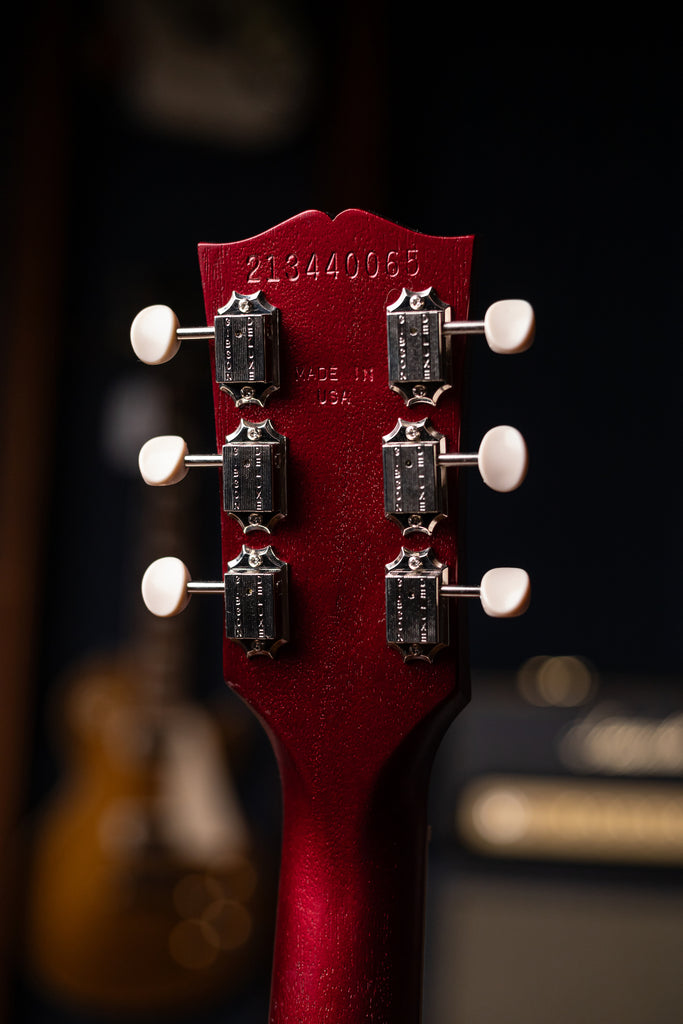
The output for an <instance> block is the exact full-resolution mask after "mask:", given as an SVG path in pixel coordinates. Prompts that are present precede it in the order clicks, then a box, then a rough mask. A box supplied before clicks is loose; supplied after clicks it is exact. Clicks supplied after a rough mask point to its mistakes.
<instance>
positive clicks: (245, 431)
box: [138, 419, 287, 533]
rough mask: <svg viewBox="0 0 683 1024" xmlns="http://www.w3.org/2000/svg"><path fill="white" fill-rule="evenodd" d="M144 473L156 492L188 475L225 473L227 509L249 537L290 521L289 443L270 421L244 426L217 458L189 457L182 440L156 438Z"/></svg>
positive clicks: (142, 460) (146, 449)
mask: <svg viewBox="0 0 683 1024" xmlns="http://www.w3.org/2000/svg"><path fill="white" fill-rule="evenodd" d="M138 463H139V466H140V473H141V475H142V478H143V480H144V481H145V483H148V484H150V485H151V486H152V487H165V486H167V485H169V484H175V483H178V482H179V481H180V480H182V479H183V478H184V477H185V476H186V475H187V472H188V470H189V469H191V468H192V467H197V466H213V467H217V468H219V469H222V476H223V509H224V510H225V512H227V513H228V515H229V516H232V518H233V519H236V520H237V522H238V523H239V524H240V525H241V527H242V529H243V530H244V532H245V533H250V532H251V531H253V530H263V531H264V532H265V533H270V531H271V529H272V528H273V527H274V526H275V525H276V523H278V522H279V520H281V519H283V518H284V517H285V516H286V515H287V439H286V438H285V437H283V435H282V434H278V432H277V431H276V430H275V428H274V427H273V424H272V423H271V421H270V420H263V421H262V422H261V423H250V422H248V421H247V420H244V419H242V420H240V425H239V427H238V428H237V429H236V430H234V431H233V433H232V434H229V435H228V436H227V438H226V441H225V444H224V445H223V448H222V451H221V452H220V454H218V455H190V454H189V453H188V450H187V444H186V443H185V441H184V440H183V438H182V437H178V436H177V435H174V434H169V435H162V436H161V437H153V438H151V440H149V441H147V442H146V444H144V445H143V446H142V448H141V449H140V455H139V459H138Z"/></svg>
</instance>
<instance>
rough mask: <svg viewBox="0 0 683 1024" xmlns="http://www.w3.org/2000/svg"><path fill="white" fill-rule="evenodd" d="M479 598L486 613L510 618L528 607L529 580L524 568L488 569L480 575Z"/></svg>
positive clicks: (522, 612)
mask: <svg viewBox="0 0 683 1024" xmlns="http://www.w3.org/2000/svg"><path fill="white" fill-rule="evenodd" d="M479 598H480V600H481V604H482V607H483V609H484V611H485V612H486V614H487V615H491V616H492V617H493V618H494V619H512V618H514V617H515V616H517V615H523V614H524V612H525V611H526V610H527V608H528V607H529V601H530V600H531V581H530V580H529V576H528V574H527V573H526V572H525V571H524V569H512V568H504V569H489V571H488V572H487V573H484V575H483V577H482V580H481V585H480V588H479Z"/></svg>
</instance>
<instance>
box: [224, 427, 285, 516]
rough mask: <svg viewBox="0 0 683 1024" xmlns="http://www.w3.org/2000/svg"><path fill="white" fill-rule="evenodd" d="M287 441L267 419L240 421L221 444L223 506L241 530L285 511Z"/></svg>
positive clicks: (280, 514) (283, 513)
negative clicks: (251, 421)
mask: <svg viewBox="0 0 683 1024" xmlns="http://www.w3.org/2000/svg"><path fill="white" fill-rule="evenodd" d="M286 459H287V441H286V438H284V437H283V436H282V434H278V432H277V431H276V430H275V428H274V427H273V424H272V423H271V421H270V420H264V421H263V422H262V423H248V422H247V421H246V420H241V421H240V425H239V427H238V428H237V430H235V431H234V432H233V433H232V434H229V435H228V437H227V438H226V443H225V444H224V445H223V508H224V509H225V511H226V512H227V513H228V515H230V516H232V517H233V518H234V519H236V520H237V522H238V523H240V525H241V526H242V529H243V530H244V532H245V533H250V532H251V531H252V530H264V531H265V532H266V533H270V530H271V528H272V527H273V526H274V525H275V523H277V522H278V521H279V520H280V519H282V518H283V517H284V516H286V514H287V478H286Z"/></svg>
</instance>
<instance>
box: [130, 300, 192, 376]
mask: <svg viewBox="0 0 683 1024" xmlns="http://www.w3.org/2000/svg"><path fill="white" fill-rule="evenodd" d="M178 326H179V324H178V317H177V316H176V315H175V313H174V312H173V310H172V309H171V308H170V307H169V306H147V307H145V309H141V310H140V312H139V313H138V315H137V316H136V317H135V319H134V320H133V323H132V324H131V327H130V343H131V345H132V346H133V351H134V352H135V355H136V356H137V357H138V359H139V360H140V361H141V362H143V363H147V364H148V365H149V366H156V365H157V364H159V363H167V362H168V361H169V359H173V356H174V355H175V354H176V352H177V351H178V349H179V347H180V339H179V338H178Z"/></svg>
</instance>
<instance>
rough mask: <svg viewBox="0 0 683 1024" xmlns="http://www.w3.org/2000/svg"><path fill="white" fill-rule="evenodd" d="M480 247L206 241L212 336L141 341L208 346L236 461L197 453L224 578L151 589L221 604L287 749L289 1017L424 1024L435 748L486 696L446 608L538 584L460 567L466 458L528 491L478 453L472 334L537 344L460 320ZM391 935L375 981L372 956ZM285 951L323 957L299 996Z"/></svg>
mask: <svg viewBox="0 0 683 1024" xmlns="http://www.w3.org/2000/svg"><path fill="white" fill-rule="evenodd" d="M471 252H472V239H471V238H470V237H465V238H438V237H433V236H425V235H420V234H417V233H415V232H412V231H408V230H406V229H404V228H401V227H398V226H396V225H394V224H391V223H389V222H387V221H385V220H382V219H380V218H378V217H376V216H374V215H371V214H368V213H363V212H361V211H358V210H349V211H346V212H345V213H343V214H340V215H339V216H338V217H337V218H335V219H334V220H330V218H328V217H327V216H326V215H325V214H322V213H319V212H315V211H311V212H308V213H304V214H302V215H300V216H299V217H295V218H293V219H292V220H289V221H286V222H285V223H284V224H281V225H279V226H278V227H276V228H273V229H272V230H270V231H267V232H265V233H263V234H261V235H258V236H256V237H255V238H252V239H248V240H245V241H242V242H234V243H229V244H225V245H201V246H200V249H199V254H200V265H201V272H202V281H203V289H204V298H205V305H206V312H207V321H208V323H209V325H210V326H209V327H208V328H201V329H196V330H194V329H190V330H185V331H183V329H178V326H177V322H175V320H174V318H173V315H172V314H170V316H169V312H170V311H167V312H163V311H160V310H157V311H156V312H150V311H143V314H140V315H139V317H138V318H137V320H136V325H137V326H135V327H134V331H133V337H134V347H136V351H137V352H138V354H139V355H141V357H142V358H143V359H144V360H145V361H148V362H159V361H163V359H165V358H168V357H169V354H173V351H174V350H175V348H176V347H177V345H178V344H179V342H180V340H183V339H184V338H186V339H188V340H190V339H192V338H208V339H209V340H210V351H211V363H212V370H213V373H214V377H213V379H214V407H215V422H216V436H217V448H218V454H217V455H210V456H206V457H199V458H198V459H197V458H196V457H195V461H196V462H198V464H205V465H217V466H218V467H219V469H220V470H221V472H222V476H223V486H222V505H223V512H222V555H221V558H222V561H221V566H222V572H223V573H224V574H225V575H224V578H223V580H222V581H221V580H217V581H216V582H215V583H210V584H202V583H193V582H191V581H190V580H189V574H188V573H187V571H186V570H185V569H184V567H182V566H181V565H180V564H178V563H176V562H175V561H172V562H168V563H166V564H164V565H155V566H153V567H151V568H150V570H149V571H148V574H147V576H146V580H145V585H144V587H143V590H144V591H145V594H146V601H147V603H148V606H149V607H150V608H151V609H152V610H155V611H156V612H157V613H161V614H172V613H174V612H175V611H178V610H180V608H181V607H182V606H183V605H184V604H185V603H186V601H187V599H188V596H189V594H190V593H191V592H192V591H193V590H194V591H210V592H216V593H222V594H223V597H224V600H225V608H226V638H225V641H224V670H225V678H226V680H227V682H228V683H229V685H230V686H232V687H233V688H234V689H235V690H236V692H238V693H239V694H240V695H241V696H242V697H243V698H244V699H245V700H246V701H247V702H248V703H249V704H250V705H251V706H252V707H253V708H254V710H255V711H256V712H257V714H258V715H259V716H260V718H261V719H262V721H263V722H264V723H265V725H266V726H267V728H268V731H269V733H270V735H271V737H272V739H273V743H274V746H275V749H276V752H277V754H278V759H279V762H280V768H281V772H282V779H283V789H284V797H285V834H284V839H283V862H282V874H281V893H286V894H288V895H287V898H286V899H283V897H282V896H281V900H280V909H279V919H278V920H279V924H278V946H277V949H278V952H277V958H276V971H275V978H274V994H273V1015H274V1018H277V1019H282V1020H287V1021H288V1022H289V1021H290V1020H294V1019H296V1020H298V1019H302V1020H303V1019H306V1020H307V1022H310V1021H312V1020H317V1019H320V1020H322V1019H327V1015H328V1014H330V1013H331V1012H332V1011H331V1009H330V1008H331V1007H333V1006H335V1005H338V1007H339V1009H340V1012H341V1007H342V1006H343V1007H344V1010H343V1016H344V1019H345V1020H352V1019H353V1020H355V1019H356V1016H357V1019H358V1020H361V1019H362V1020H365V1019H369V1017H368V1013H370V1012H373V1013H374V1012H376V1011H377V1010H378V1007H382V1008H383V1009H382V1011H381V1013H382V1016H381V1019H385V1018H386V1019H388V1014H389V1009H388V1008H389V1007H391V1008H392V1009H391V1020H392V1022H393V1021H398V1020H403V1019H405V1020H412V1019H413V1014H414V1011H415V1001H416V998H417V995H416V993H418V992H419V959H420V955H421V954H420V952H419V949H420V946H419V942H420V929H419V925H418V919H419V914H418V918H416V917H415V914H416V912H417V911H416V907H417V909H418V910H419V904H420V898H419V890H420V878H421V866H422V861H423V856H424V841H423V831H424V809H423V808H424V792H425V789H426V780H427V777H428V771H429V765H430V762H431V756H430V755H431V754H432V753H433V750H434V748H435V746H436V743H437V742H438V739H439V737H440V735H441V733H442V732H443V729H444V728H445V727H446V725H447V724H448V723H449V722H450V721H451V720H452V718H453V717H454V715H455V714H456V712H457V711H458V710H459V708H460V707H462V706H463V705H464V703H465V702H466V700H467V698H468V676H467V669H466V666H465V665H464V659H463V657H462V651H461V644H460V634H461V632H462V628H461V627H462V621H461V620H462V610H461V606H462V601H459V600H457V599H456V600H448V599H447V598H449V597H452V598H457V597H458V596H461V597H465V596H475V595H476V596H480V597H481V599H482V603H483V604H484V607H485V610H487V611H488V612H489V613H490V614H499V615H507V614H518V613H519V612H520V611H522V610H523V609H524V607H525V604H526V601H527V599H528V580H527V579H526V576H525V574H523V573H521V571H520V570H501V571H498V572H499V574H498V575H495V572H494V575H493V576H491V575H490V574H487V577H489V578H488V579H487V577H485V578H484V580H483V581H482V585H481V587H467V586H466V585H463V582H462V581H461V580H460V578H459V569H458V566H459V551H460V550H461V547H462V542H463V540H462V536H461V534H460V530H459V520H460V516H459V509H458V472H457V468H458V467H459V466H462V465H469V464H474V463H476V464H477V465H478V466H479V468H480V471H481V473H482V475H483V477H484V479H485V480H486V481H487V482H488V483H489V484H490V485H491V486H494V487H496V488H497V489H499V490H509V489H512V487H513V486H516V485H517V483H519V482H520V480H521V478H522V477H523V475H524V469H525V465H526V449H525V447H524V442H523V440H521V437H520V435H518V434H517V432H516V431H514V430H512V428H501V429H502V431H503V433H502V434H501V433H500V432H499V433H498V434H496V433H495V432H494V433H493V434H492V436H491V437H489V436H488V435H487V439H485V443H484V444H483V445H482V447H481V448H480V450H479V452H478V453H476V454H474V455H467V454H464V453H461V452H460V431H461V419H462V396H463V386H464V384H465V380H464V374H465V337H466V335H467V334H469V333H474V332H483V331H484V330H485V333H486V336H487V339H488V341H489V344H490V345H491V347H492V348H494V349H497V350H498V351H515V350H521V349H523V348H524V347H526V346H527V345H528V344H529V343H530V337H531V332H532V321H531V319H529V317H530V311H529V309H528V307H527V306H526V304H524V303H512V304H508V305H507V307H505V308H498V309H497V308H496V306H494V307H492V309H491V310H490V311H489V314H487V321H486V323H485V324H484V323H481V324H479V323H476V324H472V323H467V320H466V318H467V312H468V299H469V275H470V262H471ZM502 305H503V306H505V304H502ZM154 318H157V320H159V319H160V320H162V321H163V320H164V318H166V319H165V327H164V328H163V330H161V331H160V330H159V329H158V328H157V329H156V330H152V329H150V327H149V325H150V323H152V324H153V321H154ZM155 443H156V442H155ZM164 446H165V447H164ZM171 449H172V455H169V454H168V453H169V451H171ZM162 450H163V452H164V453H163V454H160V453H162ZM192 463H193V457H192V456H189V455H186V453H185V449H184V446H183V443H182V441H181V440H180V439H176V440H168V439H167V440H166V441H164V442H160V443H159V445H158V446H157V448H154V445H152V447H151V448H149V449H148V450H147V453H146V455H144V456H143V460H142V463H141V465H142V468H143V475H145V476H146V478H147V479H148V480H149V481H150V482H155V483H166V482H175V480H177V479H179V478H180V477H182V475H183V473H184V472H185V471H186V470H187V468H188V466H190V465H192ZM501 572H502V573H503V575H500V573H501ZM515 574H516V575H515ZM340 809H341V810H340ZM399 850H402V851H403V852H401V853H399V852H398V851H399ZM398 894H401V895H400V897H399V895H398ZM399 898H400V900H401V903H400V904H398V903H397V900H398V899H399ZM315 907H317V908H318V909H317V911H315V912H312V908H315ZM306 908H307V909H306ZM312 914H313V919H312V916H311V915H312ZM320 914H323V915H324V917H325V918H327V917H328V916H329V915H331V917H330V922H333V924H331V925H330V927H332V930H333V932H334V935H333V936H332V937H330V935H329V934H328V935H327V940H329V941H327V940H324V939H323V937H322V936H323V934H326V933H327V928H328V926H327V925H326V926H324V927H323V928H322V932H321V923H320V920H319V917H320ZM316 918H317V919H318V920H317V921H316V920H315V919H316ZM390 919H391V920H390ZM378 942H379V943H380V948H381V949H383V950H384V952H383V953H382V955H381V958H380V959H381V963H379V962H378V963H377V964H376V969H372V971H371V973H372V974H373V977H374V979H375V980H374V982H373V984H372V985H370V986H368V984H367V982H363V981H362V978H361V976H360V974H359V964H360V962H361V961H362V960H363V958H365V959H367V958H368V957H369V958H370V959H371V960H373V959H376V958H377V957H378V956H379V953H378V949H377V948H376V947H377V943H378ZM304 948H305V949H306V951H307V952H306V953H305V954H302V953H301V950H302V949H304ZM292 949H294V950H298V951H299V953H298V954H297V956H299V958H300V960H301V956H302V955H303V958H304V961H305V962H306V963H308V964H309V967H308V968H307V969H306V970H305V971H304V975H305V976H306V978H307V979H308V980H304V981H303V982H302V981H301V979H299V982H297V983H296V984H295V985H294V987H293V981H292V977H291V969H289V968H288V966H287V965H288V963H289V959H288V958H289V957H291V956H292V955H293V954H292V953H291V950H292ZM373 950H374V952H373ZM388 951H391V955H389V956H386V955H385V954H386V953H387V952H388ZM408 962H410V964H414V967H411V968H410V969H409V968H408ZM325 964H326V965H327V967H324V965H325ZM416 972H417V974H416ZM362 973H363V975H365V969H363V971H362ZM309 974H310V977H308V975H309ZM320 975H322V976H324V977H326V978H327V980H326V981H324V982H323V981H322V980H321V977H320ZM416 978H417V981H416ZM389 979H391V983H390V984H389ZM302 986H303V987H302ZM364 989H365V990H367V991H366V993H365V995H362V994H361V993H362V991H363V990H364ZM350 992H353V993H355V995H353V997H352V996H350V994H349V993H350ZM349 999H351V1002H349ZM354 1000H358V1010H357V1015H354V1014H350V1013H349V1006H353V1005H354ZM292 1014H294V1016H292Z"/></svg>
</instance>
